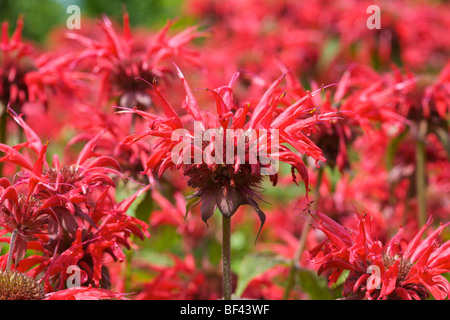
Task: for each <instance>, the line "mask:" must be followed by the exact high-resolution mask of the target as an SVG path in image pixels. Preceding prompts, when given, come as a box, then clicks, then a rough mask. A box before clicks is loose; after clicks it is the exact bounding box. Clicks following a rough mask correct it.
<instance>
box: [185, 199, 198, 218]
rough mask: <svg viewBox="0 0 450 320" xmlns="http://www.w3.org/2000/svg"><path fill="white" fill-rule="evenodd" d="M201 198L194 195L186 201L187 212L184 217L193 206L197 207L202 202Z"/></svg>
mask: <svg viewBox="0 0 450 320" xmlns="http://www.w3.org/2000/svg"><path fill="white" fill-rule="evenodd" d="M200 200H201V198H200V197H192V198H190V199H189V200H188V201H186V213H185V215H184V219H186V218H187V215H188V213H189V210H190V209H191V207H195V206H196V205H197V204H198V203H199V202H200Z"/></svg>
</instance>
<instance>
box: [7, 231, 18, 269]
mask: <svg viewBox="0 0 450 320" xmlns="http://www.w3.org/2000/svg"><path fill="white" fill-rule="evenodd" d="M18 233H19V231H17V229H14V231H13V232H12V234H11V240H10V242H9V251H8V260H7V261H6V269H5V271H9V270H11V263H12V258H13V255H14V247H15V246H16V239H17V234H18Z"/></svg>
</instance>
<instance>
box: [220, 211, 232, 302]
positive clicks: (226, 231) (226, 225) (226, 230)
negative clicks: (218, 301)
mask: <svg viewBox="0 0 450 320" xmlns="http://www.w3.org/2000/svg"><path fill="white" fill-rule="evenodd" d="M231 290H232V288H231V218H227V217H225V216H223V215H222V291H223V299H224V300H231Z"/></svg>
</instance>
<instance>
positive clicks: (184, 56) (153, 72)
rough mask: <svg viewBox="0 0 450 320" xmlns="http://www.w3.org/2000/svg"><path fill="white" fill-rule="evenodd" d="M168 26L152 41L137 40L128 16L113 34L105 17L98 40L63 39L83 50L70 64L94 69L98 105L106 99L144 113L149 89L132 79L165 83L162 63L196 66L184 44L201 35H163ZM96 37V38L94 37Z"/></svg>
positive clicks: (193, 55) (193, 31)
mask: <svg viewBox="0 0 450 320" xmlns="http://www.w3.org/2000/svg"><path fill="white" fill-rule="evenodd" d="M171 25H172V22H169V23H167V25H166V26H165V27H164V28H163V29H162V30H161V31H160V32H159V33H158V34H156V35H155V37H154V38H153V39H145V40H144V41H143V39H140V38H139V37H138V36H137V35H136V34H134V35H133V34H132V32H131V29H130V25H129V16H128V14H127V13H126V12H124V14H123V32H122V34H120V33H118V32H116V30H115V29H114V27H113V23H112V22H111V20H110V19H109V18H108V17H107V16H103V17H102V21H101V23H100V27H101V29H102V30H101V33H100V34H99V35H98V36H100V37H99V38H100V40H98V39H95V38H94V39H93V38H91V37H92V35H89V36H83V35H81V34H77V33H72V32H71V33H68V34H67V37H68V38H71V39H74V40H76V41H78V42H79V43H80V44H81V45H83V46H84V47H85V49H83V50H82V51H81V52H77V54H75V55H74V57H73V61H74V64H81V62H84V63H87V64H88V66H89V67H92V68H94V69H93V70H94V73H95V74H97V75H98V77H99V87H98V94H99V100H98V102H99V103H100V104H102V103H105V102H106V101H108V100H109V99H113V100H114V101H117V103H118V104H119V105H120V106H122V107H139V108H140V109H144V110H145V109H147V108H149V107H150V106H151V104H152V98H151V95H150V92H149V87H148V86H146V85H145V84H144V83H143V82H142V81H136V80H135V78H136V77H143V78H146V79H153V78H158V79H161V80H167V73H168V68H167V66H164V60H167V59H171V60H173V59H178V60H183V61H187V62H189V63H193V64H198V63H197V62H196V55H197V53H196V52H194V51H192V50H189V49H188V48H187V44H188V43H189V42H190V41H191V40H193V39H195V38H197V37H199V36H201V35H203V33H201V32H198V31H197V28H195V27H190V28H187V29H185V30H184V31H182V32H180V33H178V34H177V35H175V36H172V37H168V35H167V33H168V31H169V28H170V27H171ZM94 36H97V34H94Z"/></svg>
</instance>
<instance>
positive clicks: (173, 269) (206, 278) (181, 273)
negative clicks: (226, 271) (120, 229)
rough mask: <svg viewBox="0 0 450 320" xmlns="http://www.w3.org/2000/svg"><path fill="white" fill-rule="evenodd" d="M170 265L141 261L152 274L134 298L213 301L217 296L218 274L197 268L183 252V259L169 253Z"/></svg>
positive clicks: (219, 281) (219, 284)
mask: <svg viewBox="0 0 450 320" xmlns="http://www.w3.org/2000/svg"><path fill="white" fill-rule="evenodd" d="M172 258H173V261H174V264H173V266H169V267H165V266H157V265H148V264H144V265H142V266H141V267H142V268H145V269H146V270H153V271H155V272H156V276H155V277H154V278H153V279H152V280H150V281H148V282H146V283H145V284H144V287H143V288H142V290H141V292H140V293H138V294H137V295H136V296H135V297H134V299H136V300H215V299H218V298H219V295H218V292H219V291H220V290H219V288H220V287H221V280H220V274H218V273H215V272H208V271H207V270H199V269H198V268H197V267H196V265H195V259H194V257H193V256H192V255H191V254H187V255H186V257H184V259H180V258H178V257H176V256H172Z"/></svg>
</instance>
